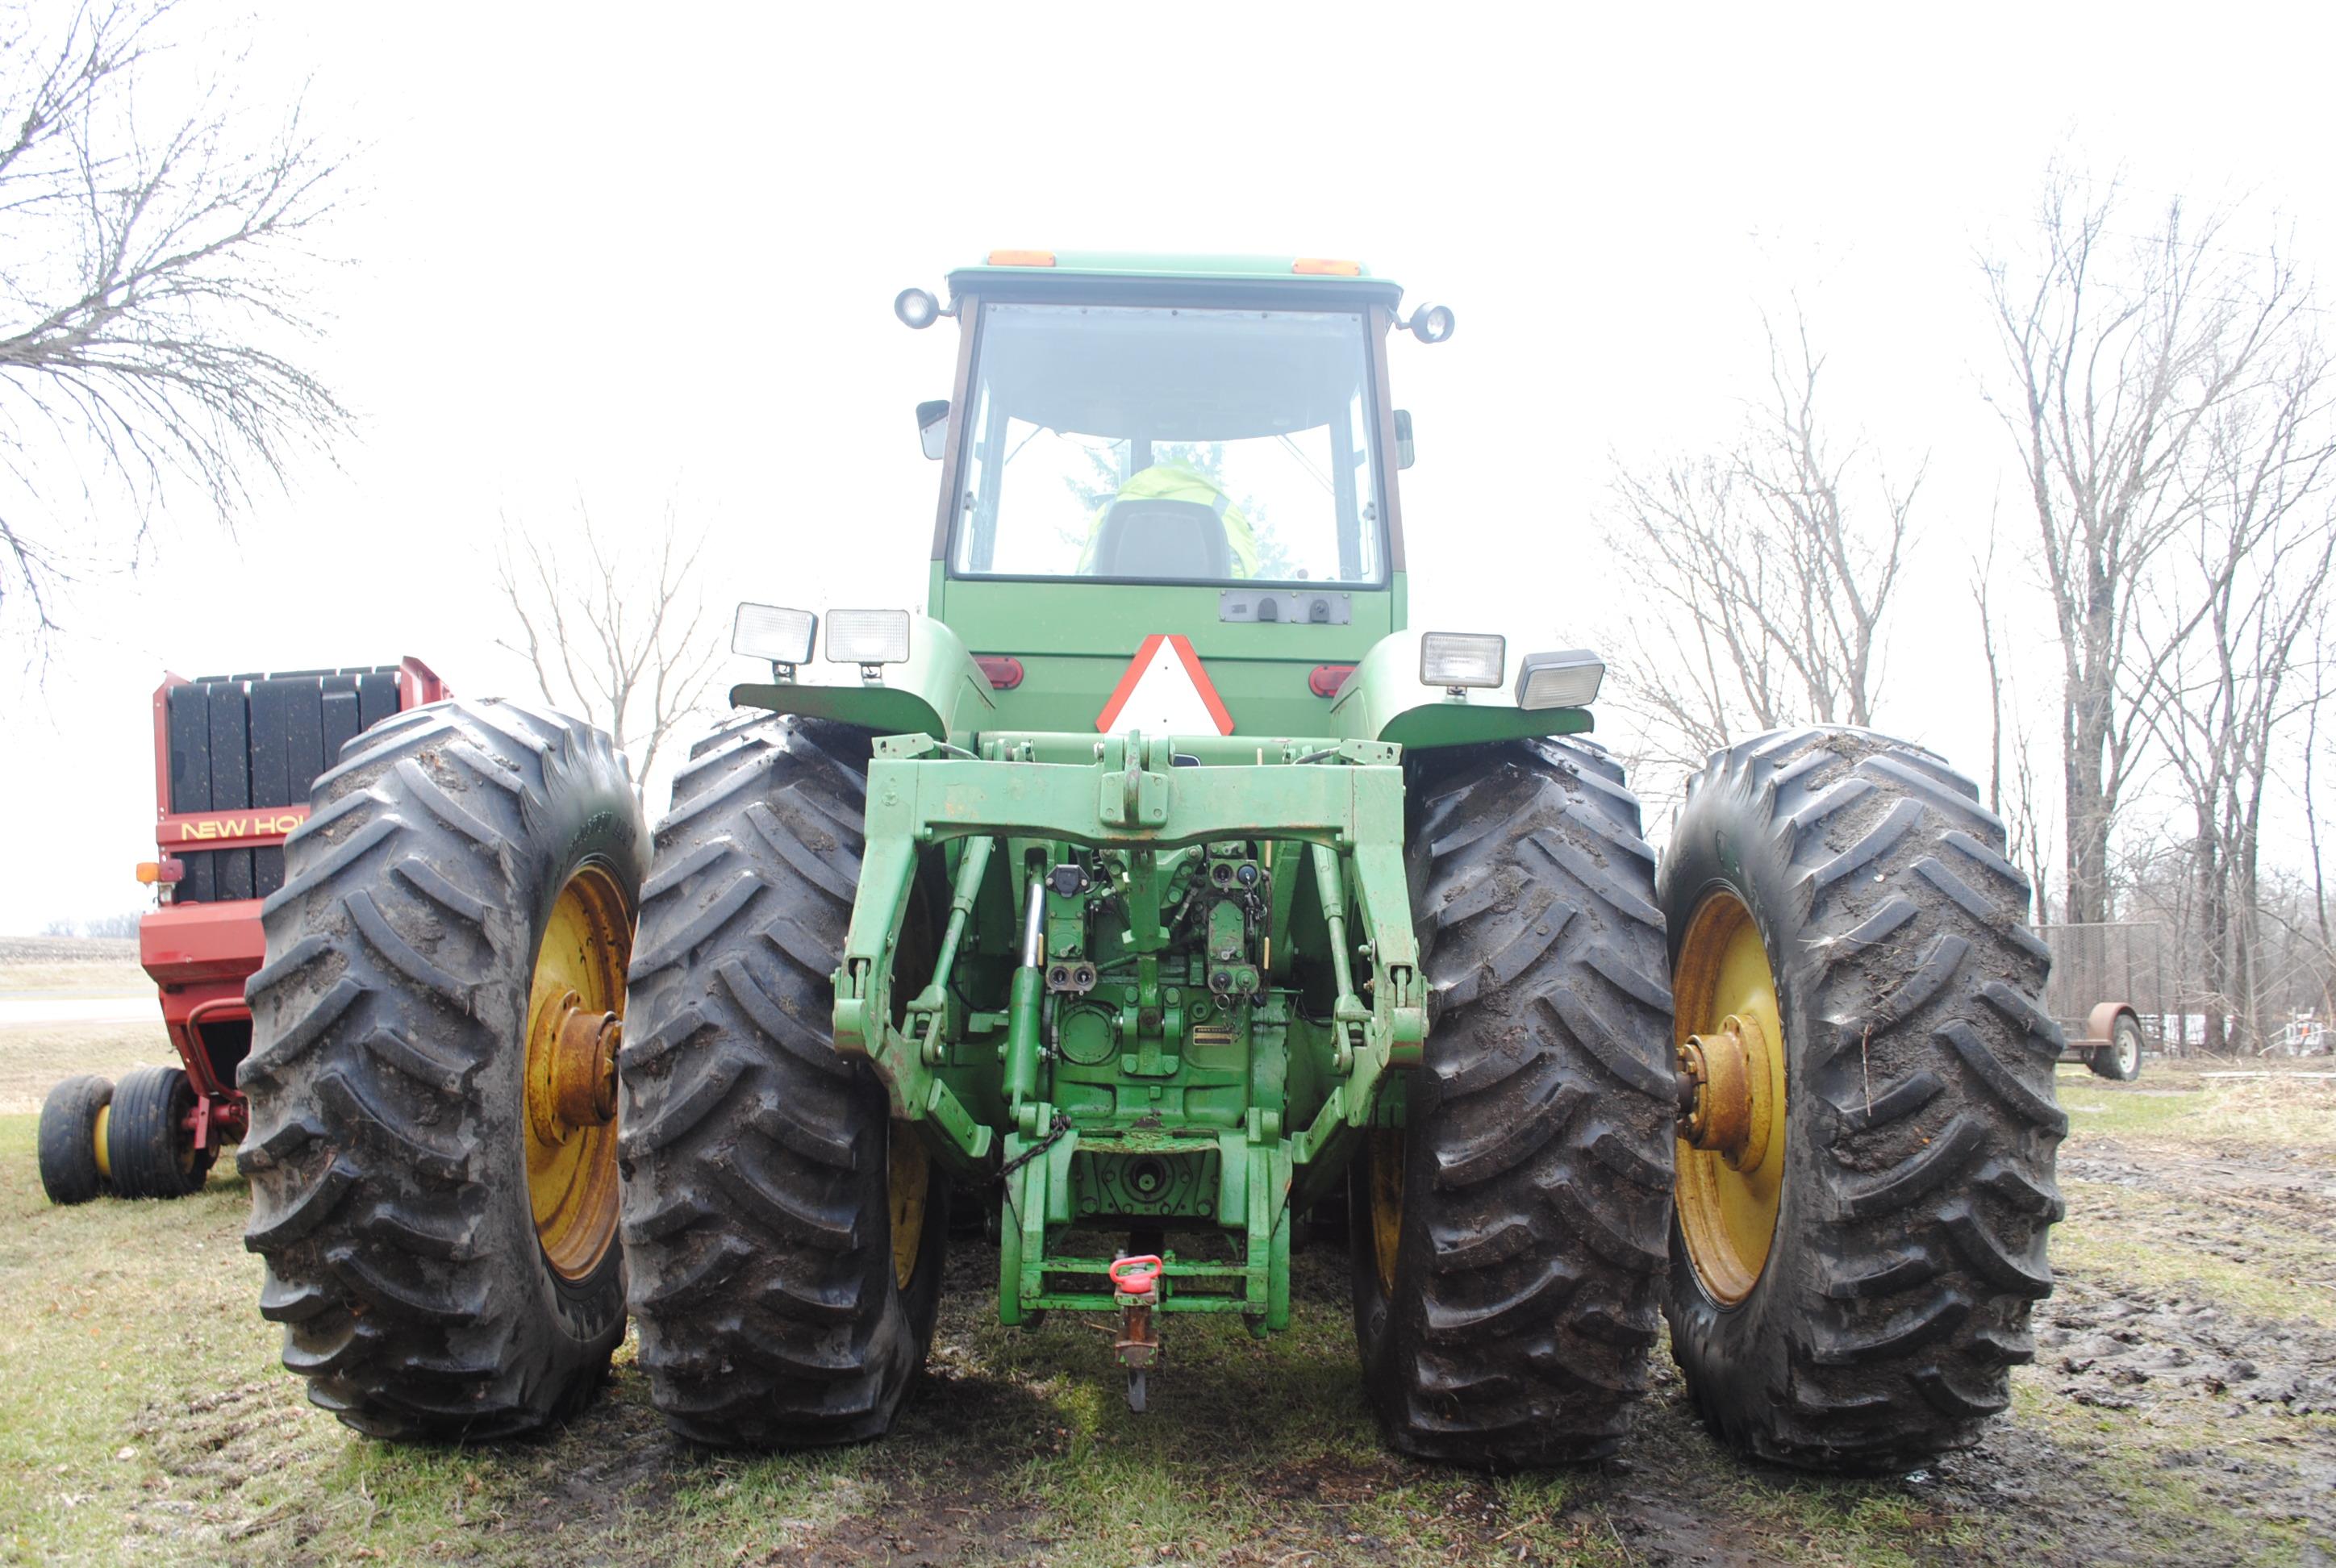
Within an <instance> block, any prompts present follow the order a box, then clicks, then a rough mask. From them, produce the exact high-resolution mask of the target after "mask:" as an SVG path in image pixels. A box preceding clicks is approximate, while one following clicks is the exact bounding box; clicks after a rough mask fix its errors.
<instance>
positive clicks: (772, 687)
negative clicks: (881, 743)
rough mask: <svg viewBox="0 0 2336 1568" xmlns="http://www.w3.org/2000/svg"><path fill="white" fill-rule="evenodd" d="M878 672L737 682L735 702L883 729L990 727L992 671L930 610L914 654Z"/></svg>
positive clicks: (935, 732) (944, 731)
mask: <svg viewBox="0 0 2336 1568" xmlns="http://www.w3.org/2000/svg"><path fill="white" fill-rule="evenodd" d="M877 671H878V673H877V675H876V676H875V677H874V678H873V679H863V680H861V682H860V683H859V684H857V685H854V686H813V685H809V684H805V683H798V682H794V681H772V682H769V683H766V684H762V685H745V686H734V687H731V688H730V701H731V702H732V704H733V705H735V706H739V707H764V708H768V709H770V710H771V711H772V712H773V713H799V714H803V715H805V716H809V717H812V718H832V719H840V720H842V722H843V723H845V724H856V725H865V726H867V727H869V728H870V729H872V730H874V731H875V732H876V733H877V734H878V735H930V736H932V737H933V738H934V739H935V740H943V741H945V740H947V739H949V736H950V735H952V734H959V735H962V734H966V733H968V732H969V731H974V730H980V729H985V728H988V725H989V717H990V715H991V714H993V713H994V712H996V711H997V704H996V703H995V702H993V701H992V700H991V698H990V695H989V692H990V686H989V677H988V676H986V675H983V674H982V673H981V667H980V666H979V665H978V664H976V663H974V662H973V656H972V655H971V654H969V653H968V652H967V651H966V648H965V644H964V643H963V642H961V641H959V638H958V635H957V633H955V632H953V631H951V630H950V629H949V628H948V627H946V626H943V625H942V624H941V623H940V622H939V621H937V620H935V619H933V618H931V617H930V616H923V615H911V616H910V617H909V657H908V658H907V659H906V660H905V661H903V662H902V663H900V664H888V665H881V666H879V667H877Z"/></svg>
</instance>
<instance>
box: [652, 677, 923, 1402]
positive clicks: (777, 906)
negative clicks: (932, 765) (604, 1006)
mask: <svg viewBox="0 0 2336 1568" xmlns="http://www.w3.org/2000/svg"><path fill="white" fill-rule="evenodd" d="M868 759H869V745H868V738H867V736H866V735H865V734H863V733H862V732H861V731H858V730H854V729H851V728H847V727H844V726H837V725H831V724H825V723H822V722H819V721H816V720H806V719H799V718H791V717H773V718H758V719H754V720H750V721H748V722H746V723H745V724H742V725H739V726H734V727H732V728H731V729H729V730H726V731H725V732H723V733H722V734H720V735H715V736H714V737H712V739H711V740H710V741H709V742H707V743H706V744H705V745H702V746H701V747H700V748H699V749H698V751H697V752H696V755H693V756H692V758H691V760H690V761H689V763H688V764H687V765H686V766H685V767H684V768H683V769H682V771H681V773H680V774H679V776H678V777H676V779H675V780H674V786H673V799H674V804H673V812H672V814H670V815H669V816H667V818H666V820H665V822H664V823H662V824H661V825H660V826H659V827H658V829H657V859H656V864H655V869H654V871H653V872H652V874H651V875H650V878H649V881H648V884H647V887H646V888H644V889H643V891H642V909H641V940H640V956H639V957H638V959H636V960H635V962H634V965H633V984H632V998H633V1015H632V1017H633V1021H634V1033H633V1036H632V1038H631V1039H630V1041H629V1042H628V1044H627V1046H626V1047H625V1051H624V1058H623V1063H622V1079H623V1096H624V1098H623V1115H624V1124H625V1135H624V1144H623V1161H624V1202H625V1245H626V1247H627V1249H628V1257H629V1258H630V1259H631V1261H632V1310H633V1316H634V1318H635V1319H636V1320H638V1323H639V1327H640V1362H641V1365H642V1366H643V1367H644V1368H647V1371H648V1375H649V1393H650V1397H651V1398H653V1399H654V1400H655V1401H656V1404H657V1408H658V1409H659V1410H661V1411H662V1412H664V1414H665V1417H666V1419H667V1422H668V1423H669V1424H670V1425H671V1426H672V1427H673V1429H674V1430H675V1431H676V1432H677V1433H679V1434H680V1435H681V1436H683V1437H687V1438H689V1439H691V1440H693V1441H696V1442H700V1443H706V1444H709V1445H714V1446H745V1447H806V1446H818V1445H824V1444H834V1443H849V1442H856V1441H860V1440H861V1439H865V1438H870V1437H877V1436H880V1435H881V1434H882V1433H883V1432H884V1430H885V1429H886V1428H887V1427H890V1426H891V1423H892V1417H893V1415H894V1413H895V1412H896V1411H897V1410H898V1409H899V1408H900V1401H901V1398H902V1397H903V1395H904V1394H905V1393H906V1392H907V1390H908V1388H909V1387H910V1383H911V1381H912V1380H913V1378H915V1376H916V1374H917V1373H918V1371H919V1370H920V1368H922V1367H923V1365H924V1360H925V1352H926V1349H927V1348H928V1346H929V1345H930V1342H931V1339H932V1333H933V1320H934V1317H935V1315H936V1313H937V1311H938V1310H939V1299H940V1294H939V1293H940V1275H941V1257H942V1250H943V1248H944V1246H945V1245H946V1243H947V1241H948V1232H949V1214H948V1190H949V1183H948V1182H947V1181H946V1179H944V1178H943V1176H942V1175H941V1174H940V1173H939V1172H938V1171H934V1170H932V1169H931V1168H930V1165H929V1164H928V1162H927V1157H926V1155H925V1153H924V1149H923V1146H922V1145H921V1144H920V1143H919V1142H918V1141H917V1135H916V1134H915V1133H914V1132H913V1131H911V1130H910V1128H908V1127H907V1126H905V1125H895V1124H893V1123H891V1121H890V1119H889V1117H888V1115H887V1108H886V1101H885V1096H884V1093H883V1089H882V1087H881V1086H880V1085H879V1084H878V1083H877V1081H876V1079H875V1076H874V1075H873V1074H872V1072H871V1070H870V1069H869V1067H868V1066H867V1065H866V1064H865V1063H861V1062H855V1061H852V1060H851V1059H849V1058H846V1057H842V1056H839V1055H838V1054H837V1053H836V1050H835V1047H834V1045H833V1043H832V1039H831V1037H830V1033H829V1030H830V1020H831V1018H832V1013H833V1010H834V1006H835V991H834V983H833V975H834V972H835V969H836V966H837V964H838V963H839V962H840V961H841V959H842V951H843V938H844V932H845V929H846V928H847V927H848V926H849V925H850V923H851V920H852V898H853V894H854V891H855V890H856V889H857V887H858V884H859V880H860V857H861V843H862V837H861V832H862V830H861V813H862V812H863V810H864V809H865V806H866V803H867V767H868ZM913 934H914V933H911V935H912V936H913ZM920 978H921V977H920Z"/></svg>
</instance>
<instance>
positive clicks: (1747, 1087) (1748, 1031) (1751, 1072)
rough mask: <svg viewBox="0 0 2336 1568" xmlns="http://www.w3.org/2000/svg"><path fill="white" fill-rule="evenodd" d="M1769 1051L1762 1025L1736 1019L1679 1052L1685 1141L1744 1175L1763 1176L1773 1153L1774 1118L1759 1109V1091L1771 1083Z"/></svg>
mask: <svg viewBox="0 0 2336 1568" xmlns="http://www.w3.org/2000/svg"><path fill="white" fill-rule="evenodd" d="M1768 1048H1769V1047H1768V1040H1767V1034H1766V1033H1765V1032H1764V1031H1763V1030H1762V1029H1761V1027H1760V1024H1759V1021H1758V1020H1757V1019H1756V1018H1746V1017H1743V1016H1741V1015H1739V1014H1736V1013H1730V1014H1728V1017H1727V1018H1725V1019H1724V1020H1722V1022H1721V1024H1720V1026H1719V1028H1718V1032H1716V1033H1713V1034H1708V1035H1689V1037H1687V1039H1686V1040H1685V1041H1684V1042H1683V1043H1682V1044H1681V1045H1680V1046H1679V1075H1680V1078H1681V1080H1682V1086H1681V1088H1680V1091H1679V1137H1680V1138H1681V1139H1683V1140H1684V1141H1685V1142H1686V1143H1688V1144H1690V1145H1691V1146H1693V1147H1695V1148H1698V1149H1703V1150H1707V1151H1708V1152H1710V1153H1712V1154H1718V1156H1719V1157H1720V1158H1721V1159H1723V1160H1725V1161H1727V1162H1728V1164H1730V1165H1732V1166H1734V1167H1735V1168H1736V1169H1737V1170H1739V1171H1750V1170H1757V1168H1758V1167H1759V1164H1760V1162H1761V1161H1762V1160H1763V1159H1765V1158H1766V1157H1767V1153H1768V1127H1769V1123H1770V1121H1771V1118H1770V1117H1768V1116H1767V1115H1760V1114H1758V1109H1759V1108H1758V1107H1756V1104H1755V1101H1756V1096H1757V1094H1758V1092H1759V1091H1758V1088H1756V1087H1755V1086H1756V1085H1757V1086H1759V1087H1766V1086H1767V1082H1768Z"/></svg>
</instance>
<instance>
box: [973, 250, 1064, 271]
mask: <svg viewBox="0 0 2336 1568" xmlns="http://www.w3.org/2000/svg"><path fill="white" fill-rule="evenodd" d="M989 265H990V266H992V267H1052V266H1054V265H1055V253H1054V252H1053V251H1051V250H993V251H991V252H990V253H989Z"/></svg>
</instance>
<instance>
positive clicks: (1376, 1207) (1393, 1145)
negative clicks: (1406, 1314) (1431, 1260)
mask: <svg viewBox="0 0 2336 1568" xmlns="http://www.w3.org/2000/svg"><path fill="white" fill-rule="evenodd" d="M1366 1136H1368V1138H1369V1139H1370V1149H1369V1156H1370V1200H1371V1261H1372V1262H1373V1263H1374V1264H1376V1265H1377V1269H1378V1273H1379V1289H1380V1290H1384V1291H1385V1292H1386V1293H1387V1295H1388V1296H1390V1297H1392V1296H1393V1295H1394V1294H1395V1255H1396V1250H1397V1248H1398V1247H1399V1246H1401V1245H1402V1244H1403V1129H1402V1128H1400V1127H1375V1128H1373V1129H1372V1130H1371V1131H1370V1132H1369V1133H1368V1134H1367V1135H1366Z"/></svg>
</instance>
